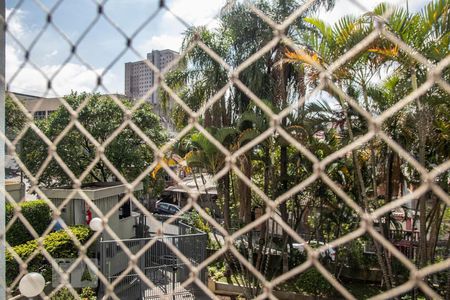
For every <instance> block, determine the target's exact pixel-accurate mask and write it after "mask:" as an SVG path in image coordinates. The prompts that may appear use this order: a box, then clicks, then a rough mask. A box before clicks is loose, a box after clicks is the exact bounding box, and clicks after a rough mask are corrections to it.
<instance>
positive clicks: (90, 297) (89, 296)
mask: <svg viewBox="0 0 450 300" xmlns="http://www.w3.org/2000/svg"><path fill="white" fill-rule="evenodd" d="M77 293H78V295H80V298H81V299H82V300H96V299H97V297H96V296H95V292H94V290H93V289H92V288H90V287H85V288H83V289H81V291H80V290H77ZM50 299H51V300H75V299H76V298H75V297H74V295H72V293H71V292H70V291H69V290H68V289H67V288H62V289H60V290H59V291H58V292H57V293H56V295H54V296H53V297H51V298H50Z"/></svg>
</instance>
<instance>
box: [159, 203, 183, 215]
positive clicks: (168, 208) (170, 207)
mask: <svg viewBox="0 0 450 300" xmlns="http://www.w3.org/2000/svg"><path fill="white" fill-rule="evenodd" d="M180 210H181V208H180V207H179V206H177V205H175V204H171V203H167V202H162V201H161V200H160V201H158V202H156V207H155V212H156V213H157V214H160V215H174V214H176V213H178V212H179V211H180Z"/></svg>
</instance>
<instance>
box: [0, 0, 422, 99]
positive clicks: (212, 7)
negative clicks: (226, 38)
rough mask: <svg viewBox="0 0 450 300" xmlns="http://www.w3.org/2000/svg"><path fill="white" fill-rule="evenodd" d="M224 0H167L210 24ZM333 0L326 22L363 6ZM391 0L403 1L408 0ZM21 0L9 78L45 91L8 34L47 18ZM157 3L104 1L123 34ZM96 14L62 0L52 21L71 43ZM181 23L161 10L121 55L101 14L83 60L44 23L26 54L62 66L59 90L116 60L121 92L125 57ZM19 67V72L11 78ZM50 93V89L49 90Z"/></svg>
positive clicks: (373, 1)
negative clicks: (71, 54)
mask: <svg viewBox="0 0 450 300" xmlns="http://www.w3.org/2000/svg"><path fill="white" fill-rule="evenodd" d="M41 1H42V3H43V5H45V6H46V8H47V9H50V8H52V7H53V6H54V5H55V3H58V1H56V0H41ZM225 2H226V1H225V0H171V1H167V6H168V7H169V8H170V10H171V11H173V13H175V14H176V15H177V16H179V17H180V18H182V19H183V20H185V21H186V22H187V23H188V24H192V25H205V24H207V25H209V26H214V24H215V17H216V16H217V14H218V13H219V11H220V9H221V7H223V5H224V4H225ZM336 2H337V4H336V7H335V9H334V10H333V11H331V12H323V11H320V12H317V14H318V15H319V16H320V17H323V18H325V19H326V20H327V21H328V22H333V21H335V20H336V19H338V18H339V17H341V16H342V15H345V14H350V13H351V14H356V15H358V14H361V13H363V12H364V10H361V7H358V6H357V5H355V4H354V3H352V2H356V0H337V1H336ZM358 2H359V3H360V4H361V6H363V7H365V8H366V9H371V8H373V7H374V6H375V5H377V4H378V3H380V2H382V1H380V0H370V1H369V0H360V1H358ZM391 2H395V3H399V4H404V3H405V2H406V0H399V1H391ZM427 2H428V1H426V0H409V6H410V8H411V9H412V10H417V9H419V8H420V7H422V6H423V5H424V4H425V3H427ZM19 3H21V1H18V0H7V1H6V6H7V12H6V13H7V16H8V23H9V27H8V28H9V30H10V33H8V34H7V47H6V77H7V81H8V82H9V83H10V90H12V91H17V92H23V93H30V94H34V95H45V92H46V81H45V80H44V77H43V76H42V75H41V74H40V72H38V71H37V70H36V69H35V68H34V67H33V66H32V65H30V64H25V65H24V66H23V67H21V66H22V63H23V62H24V59H23V56H24V53H23V51H22V50H21V47H20V46H19V45H18V44H17V43H16V42H15V41H14V39H13V38H11V35H14V37H15V38H16V39H18V40H19V41H20V43H21V44H23V46H24V47H26V48H28V47H29V46H30V44H31V43H32V41H33V40H34V39H35V37H36V36H38V35H39V33H40V31H41V30H42V29H43V28H44V26H45V24H46V12H45V8H44V9H43V8H42V7H41V6H39V5H38V4H36V2H35V1H34V0H25V1H22V4H21V5H20V6H17V5H18V4H19ZM158 4H159V1H157V0H110V1H108V2H107V3H106V5H105V7H104V11H105V13H106V15H107V16H108V17H109V18H110V19H111V20H112V21H113V22H114V23H115V24H116V25H117V26H118V27H120V28H121V29H122V30H123V31H124V33H125V34H127V35H131V34H133V33H134V32H135V30H136V29H137V28H138V27H139V26H141V24H142V23H144V22H145V20H146V19H147V18H148V17H149V16H150V15H152V14H153V13H155V12H157V8H158ZM96 16H97V6H96V4H95V1H94V0H66V1H63V2H61V4H60V5H58V6H57V8H56V9H55V10H54V13H53V14H52V21H53V22H54V23H55V25H56V26H57V27H58V28H59V29H60V30H61V31H62V32H63V33H64V34H65V35H66V37H67V38H68V39H69V40H71V41H72V42H73V43H75V41H77V40H78V39H79V38H80V36H81V34H82V33H83V32H84V30H85V29H86V28H87V27H88V25H89V24H90V23H91V22H93V21H94V20H95V18H96ZM185 29H186V27H185V25H184V24H182V23H181V22H180V21H178V20H177V19H176V18H175V17H174V16H173V15H172V14H171V13H170V12H168V11H166V10H160V11H159V12H158V13H157V15H156V16H155V18H154V19H153V20H152V21H150V22H149V23H148V24H147V25H146V26H145V27H144V28H143V29H142V31H141V32H140V33H139V34H138V35H136V37H135V38H134V39H133V47H134V48H135V49H136V51H137V53H138V55H137V54H136V53H134V52H133V51H131V50H127V51H126V52H125V53H123V54H122V55H121V52H122V51H123V50H124V49H126V44H125V38H124V37H123V36H122V35H121V33H119V31H117V30H116V29H115V28H114V26H112V25H111V24H109V23H108V22H107V21H106V20H105V18H103V17H101V18H99V20H98V21H97V22H96V23H95V25H94V26H93V28H92V30H91V31H90V32H89V33H88V34H87V35H86V36H85V37H84V38H83V40H82V41H81V42H80V43H79V46H78V48H77V53H78V55H79V56H80V57H81V58H82V59H83V61H80V60H78V59H75V58H72V59H70V60H69V61H66V60H67V59H68V57H69V55H70V47H69V43H68V42H67V41H66V40H65V39H64V38H63V37H62V36H61V35H60V34H59V33H58V32H57V31H56V30H54V29H53V28H52V27H48V28H47V29H46V30H45V32H44V33H43V34H42V35H41V36H40V38H39V40H38V41H37V42H36V43H35V44H34V47H33V49H32V50H31V52H30V60H31V61H32V62H33V63H34V64H35V65H36V66H37V67H38V68H39V69H40V70H41V71H42V72H43V73H45V74H46V75H47V76H52V75H53V74H55V72H56V71H57V70H60V71H59V73H58V75H57V76H56V77H55V80H54V82H53V86H54V89H55V91H56V94H57V95H58V96H61V95H64V94H66V93H68V92H70V90H77V91H91V90H92V89H93V87H94V86H95V83H96V75H95V73H98V74H101V73H103V72H104V71H105V69H106V68H107V67H108V66H109V65H110V64H111V63H112V62H113V61H115V60H116V61H115V64H114V65H113V66H112V67H111V69H109V70H108V71H107V72H106V75H105V76H104V78H103V82H104V84H105V86H106V88H107V90H108V92H111V93H116V92H119V93H123V89H124V63H125V62H128V61H136V60H140V59H142V58H143V57H145V55H146V53H147V52H150V51H151V50H152V49H165V48H169V49H173V50H178V49H179V47H180V45H181V41H182V33H183V32H184V31H185ZM119 55H121V56H120V57H119ZM65 62H66V63H65ZM84 63H87V64H89V65H90V66H91V67H92V68H93V69H94V71H91V70H90V69H89V68H88V67H86V66H85V65H84ZM17 70H19V71H20V72H19V74H18V75H17V76H15V78H13V75H14V74H15V73H16V71H17ZM11 79H13V80H11ZM102 92H104V91H102ZM53 95H54V94H53V93H51V94H50V95H48V96H53Z"/></svg>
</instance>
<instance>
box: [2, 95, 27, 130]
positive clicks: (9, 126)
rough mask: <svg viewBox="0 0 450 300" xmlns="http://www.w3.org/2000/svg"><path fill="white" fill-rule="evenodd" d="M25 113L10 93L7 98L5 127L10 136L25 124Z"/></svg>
mask: <svg viewBox="0 0 450 300" xmlns="http://www.w3.org/2000/svg"><path fill="white" fill-rule="evenodd" d="M25 122H26V117H25V114H24V113H23V112H22V111H21V110H20V108H19V106H18V105H17V104H16V103H15V102H14V101H13V100H12V99H11V97H10V96H9V95H8V96H6V99H5V128H6V134H7V136H8V137H9V138H11V137H14V136H15V135H16V134H17V133H18V132H19V131H20V130H21V129H22V128H23V126H24V125H25Z"/></svg>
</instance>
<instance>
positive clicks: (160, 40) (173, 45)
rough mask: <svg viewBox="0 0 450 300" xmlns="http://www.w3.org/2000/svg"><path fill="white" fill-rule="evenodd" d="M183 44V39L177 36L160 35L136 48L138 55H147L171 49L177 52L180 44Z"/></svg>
mask: <svg viewBox="0 0 450 300" xmlns="http://www.w3.org/2000/svg"><path fill="white" fill-rule="evenodd" d="M182 42H183V37H182V36H181V35H179V34H173V35H169V34H161V35H157V36H152V37H151V38H150V39H149V40H147V41H145V42H143V43H142V44H141V45H139V46H138V50H139V52H140V53H148V52H151V51H152V50H162V49H171V50H175V51H179V50H180V48H181V43H182Z"/></svg>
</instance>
